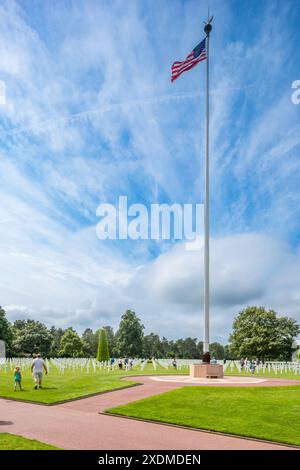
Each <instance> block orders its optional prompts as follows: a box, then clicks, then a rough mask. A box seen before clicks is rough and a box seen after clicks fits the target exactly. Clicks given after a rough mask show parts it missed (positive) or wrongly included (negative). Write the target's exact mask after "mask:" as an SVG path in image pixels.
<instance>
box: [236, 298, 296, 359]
mask: <svg viewBox="0 0 300 470" xmlns="http://www.w3.org/2000/svg"><path fill="white" fill-rule="evenodd" d="M298 333H299V325H298V324H297V322H296V320H293V319H291V318H288V317H278V316H277V314H276V312H274V311H273V310H266V309H265V308H264V307H248V308H246V309H244V310H242V311H241V312H240V313H239V314H238V316H237V317H236V318H235V320H234V322H233V332H232V334H231V336H230V338H229V341H230V343H231V344H230V351H231V353H232V354H234V355H236V356H237V357H248V358H256V357H257V358H259V359H261V360H265V359H269V360H270V359H273V360H275V359H277V360H290V358H291V355H292V343H293V340H294V338H296V337H297V335H298Z"/></svg>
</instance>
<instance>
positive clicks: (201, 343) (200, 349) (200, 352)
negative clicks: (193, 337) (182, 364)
mask: <svg viewBox="0 0 300 470" xmlns="http://www.w3.org/2000/svg"><path fill="white" fill-rule="evenodd" d="M197 349H198V354H199V357H200V358H201V357H202V356H203V341H199V342H198V344H197Z"/></svg>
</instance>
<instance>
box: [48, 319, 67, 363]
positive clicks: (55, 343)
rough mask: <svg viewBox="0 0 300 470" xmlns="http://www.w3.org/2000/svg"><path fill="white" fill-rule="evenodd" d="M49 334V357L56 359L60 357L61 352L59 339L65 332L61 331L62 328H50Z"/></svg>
mask: <svg viewBox="0 0 300 470" xmlns="http://www.w3.org/2000/svg"><path fill="white" fill-rule="evenodd" d="M50 333H51V336H52V343H51V349H50V356H51V357H58V356H59V355H60V350H61V339H62V337H63V335H64V333H65V330H63V329H62V328H55V326H51V328H50Z"/></svg>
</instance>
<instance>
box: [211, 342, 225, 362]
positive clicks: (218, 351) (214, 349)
mask: <svg viewBox="0 0 300 470" xmlns="http://www.w3.org/2000/svg"><path fill="white" fill-rule="evenodd" d="M209 352H210V355H211V357H215V358H216V359H224V357H225V353H224V346H222V344H220V343H211V344H210V345H209Z"/></svg>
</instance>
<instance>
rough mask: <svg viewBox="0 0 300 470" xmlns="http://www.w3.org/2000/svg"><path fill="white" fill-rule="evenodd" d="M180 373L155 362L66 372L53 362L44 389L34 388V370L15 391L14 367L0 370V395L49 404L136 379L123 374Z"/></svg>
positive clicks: (111, 387) (107, 388)
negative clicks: (124, 367) (125, 367)
mask: <svg viewBox="0 0 300 470" xmlns="http://www.w3.org/2000/svg"><path fill="white" fill-rule="evenodd" d="M171 373H176V371H174V370H173V369H172V368H169V370H166V369H164V368H162V367H160V366H158V367H157V369H156V370H154V368H153V366H152V364H147V365H146V366H145V368H144V370H143V371H142V370H141V366H140V365H137V366H136V367H134V368H133V369H132V370H130V371H128V372H126V371H121V372H120V371H119V370H116V371H110V372H108V371H107V370H103V369H102V370H97V372H96V373H94V371H93V370H92V369H90V373H87V372H86V370H85V371H83V372H81V371H80V370H75V371H74V372H73V371H72V370H68V371H67V370H66V371H65V373H64V374H62V373H60V372H59V370H58V369H57V368H56V367H55V366H54V364H53V363H52V364H51V369H50V373H49V374H48V375H47V376H45V375H44V381H43V388H42V389H40V390H34V383H33V378H32V375H31V373H30V372H29V371H28V370H26V371H25V372H22V375H23V379H22V387H23V389H24V390H23V391H19V390H17V391H16V392H14V387H13V385H14V380H13V370H12V371H8V372H4V371H3V370H1V371H0V397H4V398H15V399H18V400H25V401H26V400H29V401H35V402H40V403H45V404H51V403H55V402H59V401H63V400H71V399H74V398H78V397H83V396H85V395H90V394H93V393H101V392H106V391H109V390H113V389H116V388H125V387H128V386H130V385H132V384H134V383H136V382H133V381H127V380H126V381H123V380H121V378H122V377H125V376H128V375H145V374H171ZM178 373H180V374H182V373H188V369H185V371H184V370H181V371H179V372H178Z"/></svg>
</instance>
